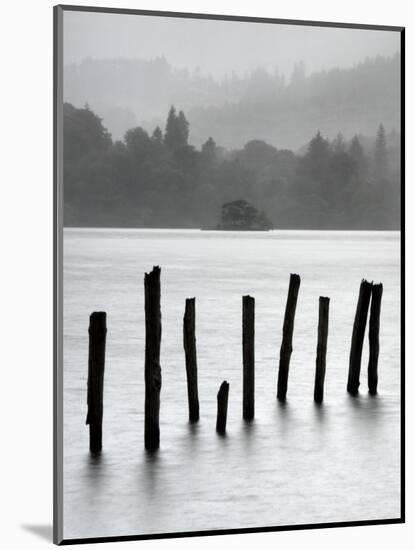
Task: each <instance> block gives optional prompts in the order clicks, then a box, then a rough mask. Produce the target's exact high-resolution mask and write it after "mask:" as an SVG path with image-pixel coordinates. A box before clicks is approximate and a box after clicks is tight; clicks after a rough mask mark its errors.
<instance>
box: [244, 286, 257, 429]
mask: <svg viewBox="0 0 415 550" xmlns="http://www.w3.org/2000/svg"><path fill="white" fill-rule="evenodd" d="M242 360H243V404H242V413H243V418H244V419H245V420H252V419H253V418H254V415H255V298H252V296H242Z"/></svg>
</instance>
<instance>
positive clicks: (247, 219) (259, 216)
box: [218, 199, 273, 231]
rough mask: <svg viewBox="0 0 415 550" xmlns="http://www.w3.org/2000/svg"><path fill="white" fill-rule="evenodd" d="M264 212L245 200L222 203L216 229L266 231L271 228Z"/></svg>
mask: <svg viewBox="0 0 415 550" xmlns="http://www.w3.org/2000/svg"><path fill="white" fill-rule="evenodd" d="M272 228H273V227H272V224H271V222H270V221H269V220H268V218H267V216H266V214H265V212H261V211H260V210H257V209H256V208H255V207H254V206H252V204H249V202H247V201H245V200H242V199H240V200H236V201H232V202H227V203H225V204H223V205H222V211H221V220H220V223H219V225H218V229H222V230H238V231H241V230H245V231H268V230H269V229H272Z"/></svg>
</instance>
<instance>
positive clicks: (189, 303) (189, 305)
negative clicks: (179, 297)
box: [184, 298, 196, 315]
mask: <svg viewBox="0 0 415 550" xmlns="http://www.w3.org/2000/svg"><path fill="white" fill-rule="evenodd" d="M195 306H196V298H186V305H185V312H184V313H185V315H186V314H187V313H189V312H190V311H194V310H195Z"/></svg>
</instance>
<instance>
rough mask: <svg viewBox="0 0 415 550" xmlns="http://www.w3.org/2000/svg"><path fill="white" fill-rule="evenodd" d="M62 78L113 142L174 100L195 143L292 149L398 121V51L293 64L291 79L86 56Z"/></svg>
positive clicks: (149, 123) (71, 97) (263, 72)
mask: <svg viewBox="0 0 415 550" xmlns="http://www.w3.org/2000/svg"><path fill="white" fill-rule="evenodd" d="M64 76H65V78H64V94H65V101H68V102H70V103H72V104H73V105H75V106H77V107H82V106H83V105H85V103H88V105H89V106H90V107H91V108H92V109H93V110H94V111H96V112H98V113H100V116H102V117H103V122H104V125H105V126H106V127H107V128H108V130H109V131H110V132H111V134H112V136H113V139H121V138H122V137H123V136H124V134H125V132H126V131H127V130H128V129H129V128H132V127H134V126H137V125H140V126H142V127H143V128H145V129H147V130H148V131H152V130H153V129H154V127H155V125H157V124H159V125H160V126H161V125H162V124H163V123H164V120H165V113H166V112H167V111H168V109H169V107H170V106H171V105H172V104H174V105H175V106H176V107H177V108H179V109H183V110H185V112H186V114H187V118H188V120H189V123H190V128H191V133H190V137H189V142H190V143H192V144H193V145H195V146H197V147H199V146H200V145H201V144H202V143H204V142H205V141H206V139H208V138H209V136H215V140H216V143H217V144H218V145H221V146H224V147H227V148H238V147H241V146H243V145H244V144H245V143H246V142H247V141H249V140H250V139H263V140H264V141H266V142H268V143H270V144H272V145H274V146H276V147H278V148H290V149H294V150H296V149H298V148H300V147H301V146H303V145H304V143H305V142H306V141H307V139H308V138H309V137H310V136H311V135H313V134H314V133H315V132H316V131H317V130H318V129H320V130H321V131H322V132H323V133H324V134H325V135H327V136H328V137H330V138H334V137H335V135H336V134H337V132H338V131H339V129H341V131H342V133H343V134H344V136H345V137H346V138H350V137H352V136H353V135H354V134H356V133H358V134H365V135H374V134H375V132H376V129H377V127H378V125H379V122H380V121H382V122H383V124H384V126H385V128H386V129H387V131H393V130H397V131H399V125H400V122H399V121H400V56H399V54H395V55H393V56H387V57H384V56H383V57H382V56H377V57H372V58H367V59H365V60H364V61H362V62H360V63H358V64H355V65H353V66H352V67H350V68H332V69H329V70H323V71H317V72H313V73H311V74H307V68H306V67H305V66H304V64H303V63H302V62H298V63H296V64H295V65H294V68H293V70H292V73H291V75H290V76H289V77H286V76H285V75H284V74H282V73H280V72H279V71H278V70H274V71H271V70H269V69H268V70H267V69H264V68H261V67H258V68H257V69H255V70H252V71H250V72H246V73H245V74H244V75H237V74H231V75H226V76H222V77H215V78H214V77H212V76H206V75H204V74H201V73H200V71H198V70H192V71H190V70H188V69H177V68H175V67H173V66H172V65H171V64H170V63H169V62H168V60H167V59H166V58H165V57H157V58H154V59H151V60H143V59H127V58H118V59H92V58H89V59H85V60H83V61H81V62H78V63H71V64H68V65H67V66H66V67H65V71H64Z"/></svg>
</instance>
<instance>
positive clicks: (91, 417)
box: [86, 311, 107, 453]
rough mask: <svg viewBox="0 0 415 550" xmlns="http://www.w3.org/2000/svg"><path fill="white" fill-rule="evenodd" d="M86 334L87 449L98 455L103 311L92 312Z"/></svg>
mask: <svg viewBox="0 0 415 550" xmlns="http://www.w3.org/2000/svg"><path fill="white" fill-rule="evenodd" d="M88 333H89V356H88V397H87V404H88V412H87V416H86V424H89V449H90V451H91V452H92V453H99V452H100V451H101V449H102V417H103V412H104V406H103V393H104V370H105V341H106V336H107V314H106V313H105V312H104V311H94V312H93V313H92V314H91V315H90V317H89V329H88Z"/></svg>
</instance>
